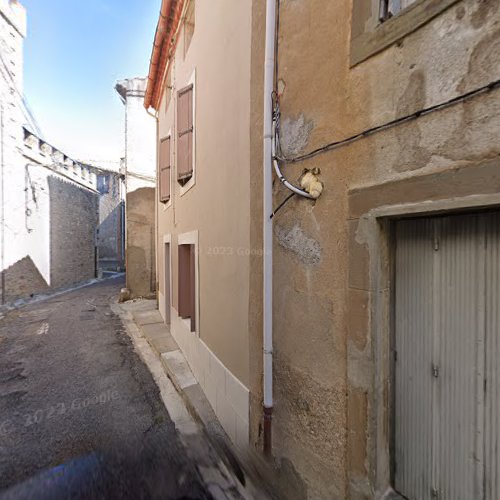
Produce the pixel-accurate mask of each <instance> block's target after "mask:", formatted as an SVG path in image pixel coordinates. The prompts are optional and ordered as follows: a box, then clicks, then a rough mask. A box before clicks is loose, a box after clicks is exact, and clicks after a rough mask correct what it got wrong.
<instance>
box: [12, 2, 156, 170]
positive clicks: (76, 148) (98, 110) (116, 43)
mask: <svg viewBox="0 0 500 500" xmlns="http://www.w3.org/2000/svg"><path fill="white" fill-rule="evenodd" d="M21 3H22V4H23V5H24V6H25V8H26V10H27V19H28V36H27V39H26V41H25V47H24V49H25V52H24V78H25V80H24V93H25V95H26V98H27V100H28V103H29V105H30V107H31V109H32V111H33V113H34V115H35V118H36V120H37V122H38V124H39V125H40V128H41V130H42V133H43V135H44V137H45V139H46V140H47V141H48V142H50V143H51V144H53V145H54V146H56V147H57V148H59V149H61V150H62V151H63V152H64V153H66V154H68V155H69V156H72V157H73V158H78V159H105V160H116V161H118V160H119V159H120V156H122V154H123V146H124V108H123V104H122V103H121V101H120V99H119V97H118V94H117V93H116V92H115V90H114V84H115V82H116V80H119V79H122V78H128V77H134V76H146V75H147V71H148V66H149V57H150V55H151V48H152V44H153V37H154V33H155V28H156V23H157V20H158V12H159V9H160V3H161V2H160V0H21Z"/></svg>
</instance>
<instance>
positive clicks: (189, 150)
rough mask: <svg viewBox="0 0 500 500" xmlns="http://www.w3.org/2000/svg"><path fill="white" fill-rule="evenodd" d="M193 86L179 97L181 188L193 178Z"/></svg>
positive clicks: (178, 173) (178, 150)
mask: <svg viewBox="0 0 500 500" xmlns="http://www.w3.org/2000/svg"><path fill="white" fill-rule="evenodd" d="M193 114H194V113H193V85H189V86H187V87H185V88H183V89H182V90H180V91H179V93H178V95H177V181H178V182H179V184H180V185H181V186H184V185H186V184H187V182H188V181H189V180H190V179H191V178H192V177H193V170H194V161H193V142H194V140H193V135H194V126H193V121H194V120H193V118H194V117H193Z"/></svg>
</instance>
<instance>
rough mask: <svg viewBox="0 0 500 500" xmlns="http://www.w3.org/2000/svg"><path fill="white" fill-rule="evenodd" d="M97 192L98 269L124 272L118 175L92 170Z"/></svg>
mask: <svg viewBox="0 0 500 500" xmlns="http://www.w3.org/2000/svg"><path fill="white" fill-rule="evenodd" d="M91 170H92V171H94V172H95V175H96V182H97V190H98V191H99V227H98V233H97V234H98V237H97V252H98V269H99V271H100V273H101V274H102V273H105V272H106V271H112V272H117V271H123V270H124V269H125V184H124V176H123V174H121V173H120V172H116V171H113V170H107V169H103V168H97V167H94V168H92V169H91Z"/></svg>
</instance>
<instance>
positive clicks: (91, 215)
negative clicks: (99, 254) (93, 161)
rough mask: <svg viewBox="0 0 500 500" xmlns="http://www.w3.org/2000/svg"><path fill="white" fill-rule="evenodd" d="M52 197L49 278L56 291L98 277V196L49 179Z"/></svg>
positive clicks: (65, 182)
mask: <svg viewBox="0 0 500 500" xmlns="http://www.w3.org/2000/svg"><path fill="white" fill-rule="evenodd" d="M48 185H49V194H50V221H51V224H50V269H51V271H50V277H51V286H52V287H54V288H58V287H63V286H68V285H72V284H75V283H78V282H82V281H86V280H89V279H91V278H94V277H95V275H96V228H97V225H98V222H99V198H98V194H97V193H95V192H93V191H90V190H86V189H82V188H80V187H78V186H76V185H74V184H72V183H71V182H68V181H65V180H63V179H61V178H58V177H55V176H54V177H50V178H49V179H48Z"/></svg>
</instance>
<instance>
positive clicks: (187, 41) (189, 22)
mask: <svg viewBox="0 0 500 500" xmlns="http://www.w3.org/2000/svg"><path fill="white" fill-rule="evenodd" d="M194 9H195V0H191V1H190V2H189V5H188V8H187V11H186V17H185V19H184V57H186V54H187V51H188V50H189V46H190V45H191V40H192V39H193V35H194V26H195V13H194Z"/></svg>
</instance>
